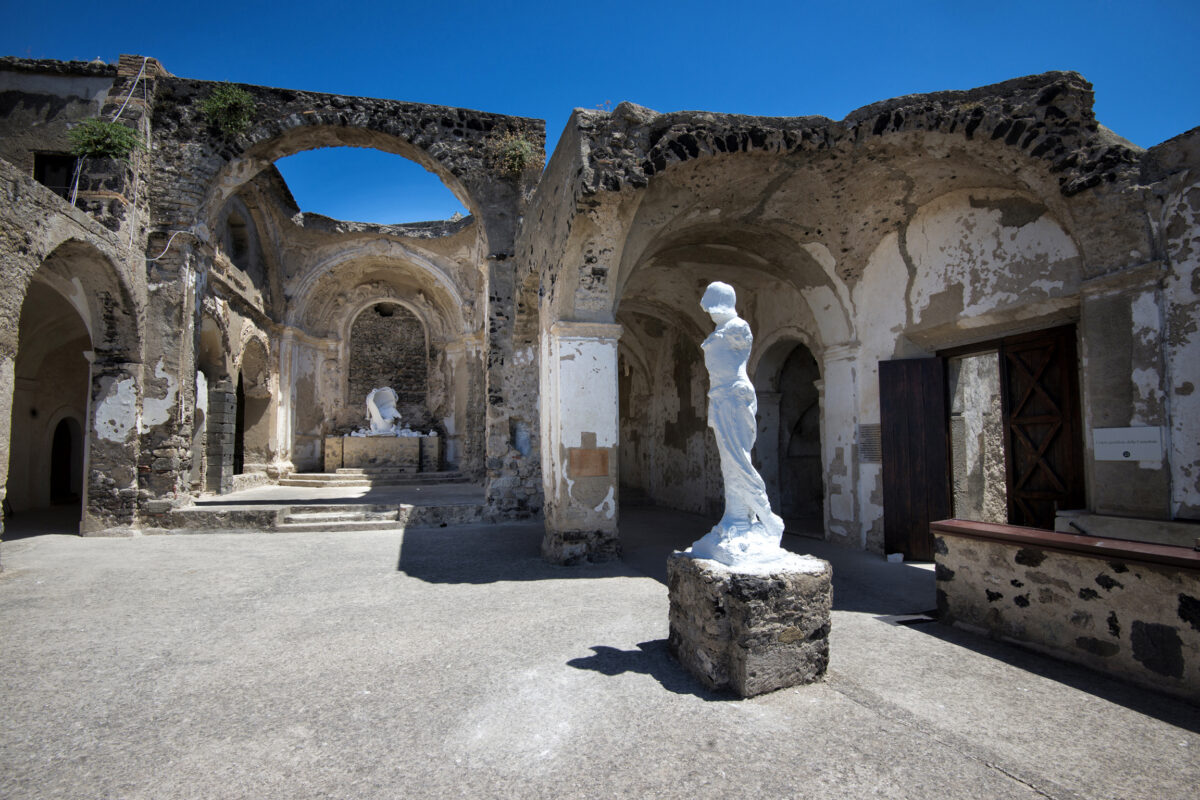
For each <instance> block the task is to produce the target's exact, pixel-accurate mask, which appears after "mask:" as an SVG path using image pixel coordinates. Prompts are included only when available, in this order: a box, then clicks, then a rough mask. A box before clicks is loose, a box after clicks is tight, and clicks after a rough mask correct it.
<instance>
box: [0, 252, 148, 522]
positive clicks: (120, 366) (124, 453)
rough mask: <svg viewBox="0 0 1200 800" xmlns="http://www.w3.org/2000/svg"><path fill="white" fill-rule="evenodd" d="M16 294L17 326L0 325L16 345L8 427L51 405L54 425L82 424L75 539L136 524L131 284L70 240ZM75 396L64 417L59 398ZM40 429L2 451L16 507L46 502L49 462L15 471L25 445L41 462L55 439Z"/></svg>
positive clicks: (136, 356) (18, 432) (136, 369)
mask: <svg viewBox="0 0 1200 800" xmlns="http://www.w3.org/2000/svg"><path fill="white" fill-rule="evenodd" d="M51 240H52V241H53V238H52V239H51ZM18 274H19V273H18ZM15 294H16V296H17V298H18V299H19V305H18V306H17V308H19V309H20V316H19V317H18V318H17V319H16V320H13V321H12V322H14V323H15V324H12V325H11V326H10V325H8V324H4V325H0V329H4V330H7V331H11V335H12V339H13V341H12V344H13V351H14V361H13V372H14V375H15V377H16V379H17V386H16V389H17V392H16V393H15V396H14V405H13V412H14V418H19V417H24V418H26V419H33V420H36V419H38V417H39V416H40V417H41V419H42V420H46V416H45V415H44V411H45V409H44V408H43V409H42V412H39V411H38V406H39V405H47V404H48V405H50V407H51V409H52V415H53V417H55V418H57V419H58V420H61V419H62V418H64V417H67V416H69V417H72V418H74V419H75V420H76V423H78V422H79V421H80V420H86V424H85V425H82V426H81V428H82V434H81V439H82V443H83V444H82V448H83V449H82V465H81V466H82V479H81V481H80V485H81V491H80V494H81V519H80V523H79V524H80V530H81V531H85V532H86V531H91V530H98V529H103V528H110V527H119V526H127V525H130V524H132V523H133V522H134V517H135V513H136V488H137V463H138V452H139V444H138V437H137V431H138V427H139V424H140V397H141V381H142V369H141V364H140V363H139V362H140V357H141V346H140V345H141V330H140V328H141V322H140V319H141V307H140V305H139V304H138V303H136V302H135V299H134V297H135V296H134V294H133V292H132V289H131V286H130V283H129V281H128V280H127V278H126V276H125V274H124V273H123V272H122V270H120V269H118V268H117V266H116V265H115V264H114V262H113V261H112V260H110V259H109V257H108V256H107V255H106V254H105V253H104V252H102V251H101V250H100V249H99V248H98V247H97V246H96V245H93V244H90V243H88V242H84V241H82V240H80V239H78V238H76V237H74V236H71V237H66V238H64V239H62V240H60V241H58V243H57V244H56V245H55V246H54V247H53V249H52V250H50V252H49V253H48V255H47V256H46V257H45V259H44V260H43V261H42V263H41V264H40V265H39V266H38V267H37V269H36V270H34V271H33V272H32V273H31V274H29V275H28V276H27V277H26V278H25V279H24V280H23V281H22V282H21V284H20V288H19V290H18V292H16V293H15ZM31 304H32V305H31ZM39 387H42V388H43V389H45V390H46V391H49V392H50V394H49V395H46V391H41V390H40V389H39ZM72 387H74V388H72ZM39 392H40V394H39ZM42 395H46V396H44V397H43V396H42ZM72 396H75V397H77V400H74V401H72V400H66V401H65V407H64V399H63V398H70V397H72ZM51 421H54V420H51ZM36 427H38V426H36V425H34V426H27V425H20V426H18V425H13V426H12V428H13V432H14V438H13V440H11V441H8V442H7V444H8V445H9V447H7V448H5V449H6V450H8V453H9V457H8V458H6V459H5V464H4V467H3V469H4V478H5V480H6V483H8V484H10V485H9V486H8V487H7V489H6V494H7V495H10V497H9V499H10V502H13V501H14V500H15V501H16V502H15V503H14V505H19V504H21V503H22V502H25V503H34V504H37V505H41V504H43V503H48V502H49V472H48V470H49V463H48V456H47V458H41V457H40V456H39V457H38V459H35V460H38V461H39V464H40V461H41V460H46V461H47V463H46V464H45V465H41V466H44V467H45V470H43V469H42V468H41V466H36V465H34V464H32V463H14V459H15V461H18V462H19V461H20V460H21V458H22V456H21V453H22V452H24V453H25V456H26V460H27V461H28V459H29V458H32V457H33V456H32V454H30V453H29V452H28V450H29V448H28V446H27V445H29V444H36V445H38V446H37V447H36V448H35V449H37V450H40V451H41V452H42V454H46V450H45V448H43V447H40V445H42V444H45V443H47V442H52V439H50V438H46V437H52V436H53V430H50V431H45V430H40V429H38V430H34V429H33V428H36ZM30 436H32V437H33V438H32V439H30V440H29V442H27V445H23V444H22V441H24V440H25V439H28V438H29V437H30ZM13 467H15V469H13ZM31 476H32V480H33V483H32V484H27V485H26V486H25V488H24V490H23V491H21V490H18V491H16V492H14V491H12V490H13V488H15V487H13V486H11V480H12V479H13V478H14V477H16V478H17V479H18V480H27V481H28V480H30V478H31Z"/></svg>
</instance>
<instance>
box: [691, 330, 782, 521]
mask: <svg viewBox="0 0 1200 800" xmlns="http://www.w3.org/2000/svg"><path fill="white" fill-rule="evenodd" d="M753 344H754V336H753V334H751V333H750V325H749V324H748V323H747V322H746V321H745V320H744V319H742V318H741V317H736V316H735V317H734V318H733V319H730V320H728V321H726V322H723V323H721V324H720V325H718V326H717V328H716V330H714V331H713V332H712V333H711V334H709V335H708V338H707V339H705V340H704V343H703V344H702V345H701V347H702V348H703V350H704V364H705V366H706V367H708V374H709V384H710V388H709V390H708V425H709V427H710V428H712V429H713V434H714V436H715V437H716V440H717V452H718V453H719V454H720V457H721V475H722V477H723V478H724V480H725V513H724V515H723V517H722V518H721V522H720V523H718V528H722V529H725V530H729V529H731V528H741V529H744V528H746V527H748V526H749V525H750V524H751V523H753V521H754V518H755V517H757V518H758V520H759V521H760V522H761V523H762V524H763V526H764V527H765V528H766V529H767V530H768V532H770V533H771V534H772V535H776V536H777V535H779V534H782V533H783V528H782V523H781V521H780V520H779V517H777V516H775V514H774V513H772V511H771V501H770V499H768V497H767V487H766V484H765V483H764V482H763V479H762V476H761V475H759V474H758V470H757V469H755V468H754V464H753V463H751V461H750V452H751V451H752V450H753V449H754V440H755V438H756V437H757V430H756V428H757V423H756V421H755V418H754V415H755V414H756V413H757V412H758V397H757V395H756V394H755V391H754V384H752V383H751V382H750V378H749V376H748V375H747V373H746V362H747V361H748V360H749V359H750V348H751V346H752V345H753ZM776 529H778V530H776Z"/></svg>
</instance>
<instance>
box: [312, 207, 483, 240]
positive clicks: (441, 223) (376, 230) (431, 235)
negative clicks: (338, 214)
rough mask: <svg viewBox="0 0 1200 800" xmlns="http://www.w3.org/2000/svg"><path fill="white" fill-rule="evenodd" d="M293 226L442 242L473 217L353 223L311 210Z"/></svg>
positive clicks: (473, 217)
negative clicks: (441, 240) (440, 240)
mask: <svg viewBox="0 0 1200 800" xmlns="http://www.w3.org/2000/svg"><path fill="white" fill-rule="evenodd" d="M291 222H292V224H293V225H296V226H297V227H300V228H304V229H305V230H310V231H320V232H322V233H334V234H350V235H353V234H358V233H370V234H384V235H388V236H395V237H397V238H402V239H441V238H445V237H448V236H454V235H457V234H459V233H462V232H463V231H464V230H466V229H467V228H469V227H471V225H473V224H474V223H475V216H474V215H473V214H467V215H466V216H462V217H459V218H458V219H434V220H427V221H421V222H396V223H391V224H388V223H376V222H355V221H353V220H343V219H336V218H335V217H328V216H325V215H324V214H317V213H315V212H312V211H301V212H300V213H298V214H296V215H294V216H293V217H292V218H291Z"/></svg>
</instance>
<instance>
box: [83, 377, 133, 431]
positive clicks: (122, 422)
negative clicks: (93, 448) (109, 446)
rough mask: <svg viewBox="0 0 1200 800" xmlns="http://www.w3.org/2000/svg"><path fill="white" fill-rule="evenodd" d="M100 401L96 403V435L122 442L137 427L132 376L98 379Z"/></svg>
mask: <svg viewBox="0 0 1200 800" xmlns="http://www.w3.org/2000/svg"><path fill="white" fill-rule="evenodd" d="M100 395H101V397H100V402H98V403H97V404H96V413H95V420H96V421H95V424H94V427H95V429H96V435H97V436H99V437H100V438H101V439H105V440H106V441H109V442H116V443H118V444H123V443H125V442H126V441H128V439H129V434H130V433H131V432H132V431H134V430H136V429H137V388H136V387H135V386H134V382H133V378H124V379H122V380H119V381H118V380H114V379H112V378H107V377H106V378H101V379H100Z"/></svg>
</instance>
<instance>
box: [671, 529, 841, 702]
mask: <svg viewBox="0 0 1200 800" xmlns="http://www.w3.org/2000/svg"><path fill="white" fill-rule="evenodd" d="M811 560H812V561H813V562H816V564H818V565H820V566H821V569H819V571H813V572H801V571H792V570H789V569H788V568H787V567H784V568H782V569H780V570H779V571H772V572H770V573H766V574H759V573H746V572H738V571H736V569H733V568H729V567H725V566H723V565H721V564H717V563H716V562H713V561H709V560H707V559H695V558H692V557H691V556H689V555H686V554H684V553H678V552H677V553H674V554H673V555H671V556H670V557H669V558H668V559H667V592H668V595H669V596H670V603H671V608H670V624H671V632H670V639H669V645H670V648H671V653H672V654H673V655H674V656H675V657H676V658H677V659H679V661H680V663H682V664H683V665H684V666H685V667H687V669H688V670H689V671H690V672H691V673H692V674H693V675H695V676H696V677H697V678H699V679H700V681H701V682H702V683H703V684H704V685H705V686H707V687H708V688H710V689H728V690H731V691H733V692H735V693H736V694H738V695H739V696H741V697H753V696H754V695H759V694H764V693H766V692H772V691H775V690H776V689H783V688H785V687H788V686H796V685H799V684H805V683H812V682H813V681H816V680H819V679H820V678H821V677H823V676H824V674H825V670H826V668H827V667H828V665H829V630H830V612H831V609H832V606H833V588H832V583H831V579H832V571H831V570H830V567H829V564H828V563H827V562H824V561H820V560H818V559H811Z"/></svg>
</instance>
